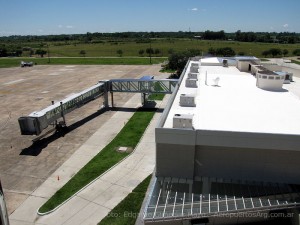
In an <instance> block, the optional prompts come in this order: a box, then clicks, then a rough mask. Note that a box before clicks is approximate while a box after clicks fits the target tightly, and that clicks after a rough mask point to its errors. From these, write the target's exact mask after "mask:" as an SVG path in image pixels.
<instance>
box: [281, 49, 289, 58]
mask: <svg viewBox="0 0 300 225" xmlns="http://www.w3.org/2000/svg"><path fill="white" fill-rule="evenodd" d="M282 54H283V56H284V57H285V56H286V55H287V54H289V50H287V49H283V50H282Z"/></svg>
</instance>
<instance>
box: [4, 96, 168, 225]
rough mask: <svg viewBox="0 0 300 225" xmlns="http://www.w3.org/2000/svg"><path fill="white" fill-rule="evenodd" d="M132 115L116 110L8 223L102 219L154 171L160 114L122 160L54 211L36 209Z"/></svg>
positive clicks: (28, 224)
mask: <svg viewBox="0 0 300 225" xmlns="http://www.w3.org/2000/svg"><path fill="white" fill-rule="evenodd" d="M167 99H168V98H165V100H164V101H163V102H160V103H159V105H158V106H157V107H160V108H161V107H164V105H165V104H166V101H167ZM138 102H140V94H136V95H134V97H132V98H131V99H130V100H129V101H128V102H127V103H126V105H125V106H124V107H130V108H135V107H137V106H138V105H137V103H138ZM132 114H133V113H132V112H124V111H118V112H117V113H116V114H115V115H114V116H113V117H112V118H111V119H109V120H108V121H107V122H106V123H105V124H104V125H103V126H102V127H101V128H100V129H99V130H98V131H97V132H96V133H95V134H94V135H93V136H92V137H91V138H90V139H88V140H87V141H86V142H85V143H84V144H83V145H82V146H81V147H80V148H79V149H78V150H77V151H76V152H75V153H74V154H73V155H72V156H71V157H70V158H69V160H67V161H66V162H65V163H64V164H63V165H62V166H61V167H60V168H59V169H58V170H57V171H56V172H54V173H53V174H52V176H51V177H50V178H48V179H47V180H46V181H45V182H44V183H43V184H42V185H41V186H40V187H39V188H37V189H36V190H35V191H34V192H33V193H32V195H31V196H30V197H29V198H28V199H27V200H26V201H25V202H24V203H23V204H22V205H21V206H20V207H19V208H18V209H17V210H15V211H14V212H13V213H12V214H11V215H10V223H11V225H21V224H22V225H32V224H37V225H45V224H49V225H50V224H53V225H54V224H55V225H59V224H64V225H67V224H72V225H76V224H78V225H83V224H93V225H95V224H97V223H98V222H99V221H101V219H103V218H104V217H105V216H106V215H107V214H108V213H109V211H110V210H111V209H113V208H114V207H115V206H116V205H117V204H118V203H119V202H120V201H121V200H122V199H124V198H125V197H126V196H127V195H128V194H129V193H130V192H131V191H132V190H133V189H134V188H135V187H136V186H137V185H138V184H139V183H140V182H141V181H142V180H143V179H145V178H146V177H147V176H148V175H149V174H151V173H152V172H153V169H154V165H155V138H154V131H155V126H156V124H157V122H158V119H159V117H160V113H156V114H155V116H154V118H153V120H152V121H151V123H150V125H149V127H148V128H147V130H146V132H145V134H144V137H143V138H142V140H141V142H140V143H139V144H138V146H137V148H136V150H135V151H134V152H133V153H132V154H131V155H129V157H127V158H126V159H125V160H124V161H122V162H121V163H120V164H118V165H117V166H115V167H114V168H112V169H111V170H109V171H108V172H107V173H105V174H104V175H103V176H101V177H100V178H99V179H98V180H96V181H95V182H94V183H92V184H91V185H90V186H89V187H87V188H86V189H84V190H83V191H82V192H80V193H79V194H78V195H76V196H75V197H73V198H72V199H71V200H70V201H68V202H67V203H66V204H64V205H63V206H62V207H60V208H59V209H57V210H56V211H54V212H53V213H51V214H49V215H45V216H38V215H37V210H38V208H39V207H40V206H41V205H42V204H44V203H45V202H46V201H47V200H48V199H49V198H50V197H51V196H52V195H53V194H54V193H55V192H56V191H57V190H58V189H60V188H61V187H62V186H63V185H64V184H65V183H66V182H67V181H68V180H69V179H70V178H71V177H72V176H73V175H74V174H75V173H76V172H77V171H78V170H79V169H81V168H82V167H83V166H84V165H85V164H86V163H87V162H88V161H89V160H90V159H92V158H93V157H94V156H95V155H96V154H97V153H98V152H99V150H101V149H102V148H103V147H105V146H106V145H107V144H108V143H109V142H110V141H111V140H112V139H113V138H114V136H115V135H116V134H117V133H118V132H119V131H120V130H121V128H122V127H123V126H124V124H125V123H126V122H127V121H128V119H129V118H130V117H131V116H132Z"/></svg>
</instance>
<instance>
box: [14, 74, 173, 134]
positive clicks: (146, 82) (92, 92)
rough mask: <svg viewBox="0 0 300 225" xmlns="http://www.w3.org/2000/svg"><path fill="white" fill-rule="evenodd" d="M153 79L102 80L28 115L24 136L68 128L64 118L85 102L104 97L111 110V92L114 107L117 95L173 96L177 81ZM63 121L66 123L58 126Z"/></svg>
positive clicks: (23, 120) (21, 121)
mask: <svg viewBox="0 0 300 225" xmlns="http://www.w3.org/2000/svg"><path fill="white" fill-rule="evenodd" d="M152 78H153V77H152V76H148V77H143V78H141V79H115V80H107V81H99V82H98V83H97V84H96V85H94V86H92V87H90V88H88V89H85V90H83V91H81V92H80V93H77V94H73V95H71V96H69V97H68V98H66V99H63V100H61V101H59V102H56V103H54V102H52V105H50V106H48V107H46V108H45V109H43V110H41V111H35V112H32V113H31V114H29V115H28V116H23V117H20V118H19V119H18V121H19V126H20V130H21V134H22V135H39V134H41V133H42V131H43V130H44V129H46V128H47V127H48V126H49V125H56V126H60V125H61V126H65V125H66V122H65V115H66V114H67V113H70V112H72V111H73V110H75V109H76V108H80V107H81V106H83V105H84V104H85V103H87V102H89V101H92V100H94V99H96V98H99V97H101V96H103V97H104V107H105V108H108V107H109V102H108V93H109V92H110V93H111V101H112V104H111V105H112V106H113V93H114V92H131V93H142V94H143V95H144V99H145V95H146V94H153V93H163V94H171V93H172V92H173V90H174V89H175V87H176V85H177V82H178V80H172V79H163V80H154V79H152ZM59 118H62V119H63V121H61V122H60V123H57V120H58V119H59Z"/></svg>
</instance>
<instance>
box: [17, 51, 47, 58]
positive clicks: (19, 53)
mask: <svg viewBox="0 0 300 225" xmlns="http://www.w3.org/2000/svg"><path fill="white" fill-rule="evenodd" d="M22 53H23V52H22V50H21V49H17V50H16V51H15V56H18V57H19V56H21V55H22ZM45 54H46V53H45Z"/></svg>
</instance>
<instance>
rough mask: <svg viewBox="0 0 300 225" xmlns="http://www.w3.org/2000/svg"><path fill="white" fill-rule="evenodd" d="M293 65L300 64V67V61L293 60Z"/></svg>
mask: <svg viewBox="0 0 300 225" xmlns="http://www.w3.org/2000/svg"><path fill="white" fill-rule="evenodd" d="M292 63H295V64H298V65H300V62H299V61H297V60H293V59H292Z"/></svg>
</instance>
